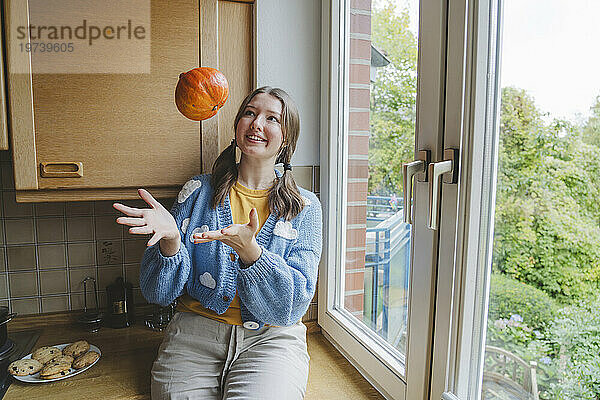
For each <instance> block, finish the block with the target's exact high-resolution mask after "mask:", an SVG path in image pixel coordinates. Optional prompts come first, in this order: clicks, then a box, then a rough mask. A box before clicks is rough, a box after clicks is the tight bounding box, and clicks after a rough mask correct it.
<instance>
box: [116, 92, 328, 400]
mask: <svg viewBox="0 0 600 400" xmlns="http://www.w3.org/2000/svg"><path fill="white" fill-rule="evenodd" d="M234 128H235V139H234V140H232V142H231V145H230V146H229V147H228V148H226V149H225V150H224V151H223V152H222V153H221V154H220V155H219V157H218V158H217V160H216V161H215V163H214V165H213V170H212V174H204V175H199V176H196V177H194V178H192V179H191V180H190V181H188V182H187V183H186V184H185V185H184V186H183V189H182V190H181V192H180V193H179V195H178V196H177V200H176V202H175V204H174V206H173V208H172V210H171V212H169V211H167V210H166V209H165V208H164V207H163V206H162V205H161V204H160V203H159V202H158V201H156V200H155V199H154V198H153V197H152V196H151V195H150V193H148V192H147V191H145V190H143V189H140V190H139V195H140V197H141V198H142V199H144V200H145V201H146V203H148V205H149V206H150V207H151V208H148V209H138V208H132V207H127V206H125V205H122V204H118V203H115V204H114V207H115V208H116V209H117V210H119V211H121V212H123V213H124V214H126V215H127V217H119V218H118V219H117V222H118V223H120V224H124V225H128V226H131V228H130V229H129V231H130V232H131V233H134V234H152V235H153V236H152V237H151V238H150V240H149V242H148V246H149V247H148V249H146V251H145V253H144V256H143V259H142V266H141V270H140V287H141V289H142V293H143V295H144V297H145V298H146V299H147V300H148V301H149V302H151V303H157V304H161V305H168V304H170V303H172V302H173V301H174V300H175V299H178V303H177V304H178V305H177V310H178V311H180V312H178V313H177V314H176V315H175V316H174V317H173V320H172V321H171V323H170V324H169V326H168V328H167V329H166V331H165V337H164V340H163V343H162V344H161V346H160V349H159V352H158V357H157V359H156V361H155V362H154V365H153V367H152V398H153V399H260V400H268V399H278V400H279V399H302V398H303V397H304V393H305V391H306V383H307V379H308V360H309V356H308V353H307V349H306V327H305V326H304V324H303V323H302V322H301V319H302V316H303V315H304V314H305V313H306V310H307V309H308V305H309V303H310V301H311V299H312V298H313V295H314V292H315V286H316V281H317V268H318V264H319V259H320V257H321V245H322V233H321V232H322V219H321V204H320V203H319V200H318V199H317V197H316V196H315V195H314V194H313V193H312V192H310V191H307V190H304V189H302V188H298V187H297V186H296V184H295V182H294V178H293V177H292V175H291V173H290V170H291V166H290V164H289V163H290V159H291V157H292V154H293V153H294V150H295V148H296V142H297V140H298V134H299V131H300V121H299V116H298V111H297V108H296V106H295V104H294V102H293V101H292V99H291V98H290V96H289V95H288V94H287V93H286V92H284V91H283V90H281V89H278V88H271V87H262V88H259V89H257V90H255V91H254V92H252V93H251V94H250V95H248V96H247V97H246V99H245V100H244V101H243V102H242V105H241V106H240V109H239V110H238V113H237V115H236V118H235V123H234ZM237 149H239V150H240V152H241V158H240V162H239V164H236V151H237ZM278 163H283V170H284V171H283V173H281V172H279V171H277V170H276V169H275V168H274V167H275V164H278Z"/></svg>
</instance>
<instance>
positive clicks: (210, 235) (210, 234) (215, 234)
mask: <svg viewBox="0 0 600 400" xmlns="http://www.w3.org/2000/svg"><path fill="white" fill-rule="evenodd" d="M223 230H224V229H220V230H218V231H207V232H201V233H194V239H211V240H215V239H221V238H223V236H224V234H223V232H222V231H223Z"/></svg>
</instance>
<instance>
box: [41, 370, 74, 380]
mask: <svg viewBox="0 0 600 400" xmlns="http://www.w3.org/2000/svg"><path fill="white" fill-rule="evenodd" d="M70 373H71V372H70V371H69V370H68V369H67V370H65V371H60V372H59V373H57V374H54V375H40V378H41V379H54V378H60V377H63V376H66V375H69V374H70Z"/></svg>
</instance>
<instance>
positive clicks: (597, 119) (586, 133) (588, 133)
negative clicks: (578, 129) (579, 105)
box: [582, 96, 600, 147]
mask: <svg viewBox="0 0 600 400" xmlns="http://www.w3.org/2000/svg"><path fill="white" fill-rule="evenodd" d="M590 111H591V113H592V115H591V116H590V118H589V119H588V120H587V121H586V123H585V124H584V126H583V135H582V137H583V141H584V142H586V143H588V144H592V145H594V146H598V147H600V96H596V100H595V101H594V105H592V107H590Z"/></svg>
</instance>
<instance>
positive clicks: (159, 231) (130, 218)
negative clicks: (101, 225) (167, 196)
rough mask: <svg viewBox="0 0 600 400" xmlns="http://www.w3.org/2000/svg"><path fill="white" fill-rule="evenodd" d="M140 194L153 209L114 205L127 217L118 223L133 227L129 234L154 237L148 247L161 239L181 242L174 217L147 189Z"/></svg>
mask: <svg viewBox="0 0 600 400" xmlns="http://www.w3.org/2000/svg"><path fill="white" fill-rule="evenodd" d="M138 194H139V195H140V197H141V198H142V200H144V201H145V202H146V203H147V204H148V205H149V206H150V207H151V208H134V207H128V206H126V205H124V204H120V203H114V204H113V207H114V208H115V209H117V210H119V211H120V212H122V213H123V214H125V215H127V217H119V218H117V223H119V224H121V225H127V226H131V228H129V233H133V234H137V235H150V234H153V236H152V237H151V238H150V240H149V241H148V246H152V245H154V244H155V243H157V242H158V241H159V240H161V239H166V240H173V241H175V240H179V239H180V235H179V229H178V228H177V223H176V222H175V218H173V215H172V214H171V213H170V212H169V210H167V209H166V208H164V207H163V205H162V204H160V203H159V202H158V201H157V200H156V199H155V198H154V197H152V195H151V194H150V193H149V192H148V191H147V190H145V189H138Z"/></svg>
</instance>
